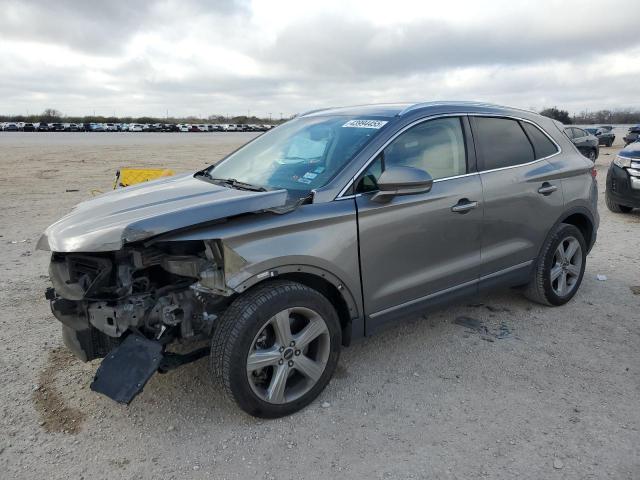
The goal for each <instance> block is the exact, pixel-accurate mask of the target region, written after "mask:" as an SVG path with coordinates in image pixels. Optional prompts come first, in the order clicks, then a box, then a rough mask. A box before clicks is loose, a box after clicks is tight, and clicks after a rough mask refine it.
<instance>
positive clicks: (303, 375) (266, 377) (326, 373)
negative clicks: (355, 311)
mask: <svg viewBox="0 0 640 480" xmlns="http://www.w3.org/2000/svg"><path fill="white" fill-rule="evenodd" d="M309 339H310V340H309ZM341 340H342V332H341V328H340V320H339V319H338V315H337V313H336V311H335V309H334V308H333V306H332V305H331V303H330V302H329V300H327V298H326V297H324V296H323V295H322V294H321V293H320V292H318V291H316V290H314V289H312V288H309V287H307V286H305V285H302V284H299V283H296V282H291V281H283V280H276V281H272V282H268V283H265V284H263V285H258V286H256V287H255V288H253V289H251V290H248V291H247V292H245V293H243V294H242V295H240V296H239V297H238V298H236V299H235V300H234V301H233V303H232V304H231V305H230V306H229V308H228V309H227V310H226V311H225V313H224V314H223V315H222V317H221V318H220V320H219V323H218V324H217V326H216V330H215V332H214V334H213V338H212V342H211V356H210V364H211V368H212V371H213V376H214V379H215V381H216V382H217V383H218V384H219V385H220V386H221V387H222V388H223V390H224V392H225V394H226V395H227V397H228V398H229V399H230V400H232V401H233V402H235V403H236V404H237V405H238V406H239V407H240V408H241V409H242V410H244V411H245V412H247V413H248V414H250V415H253V416H256V417H262V418H276V417H282V416H285V415H289V414H291V413H294V412H296V411H298V410H300V409H302V408H304V407H305V406H307V405H308V404H309V403H311V402H312V401H313V400H314V399H315V398H316V397H317V396H318V395H319V394H320V392H321V391H322V390H323V389H324V387H325V386H326V385H327V384H328V383H329V380H330V379H331V376H332V375H333V372H334V371H335V368H336V366H337V364H338V359H339V356H340V344H341ZM256 365H258V366H257V367H256Z"/></svg>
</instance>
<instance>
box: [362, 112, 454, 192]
mask: <svg viewBox="0 0 640 480" xmlns="http://www.w3.org/2000/svg"><path fill="white" fill-rule="evenodd" d="M395 166H406V167H414V168H419V169H421V170H425V171H426V172H428V173H429V174H430V175H431V177H433V179H434V180H435V179H438V178H447V177H454V176H456V175H463V174H465V173H467V155H466V149H465V143H464V135H463V133H462V124H461V120H460V118H457V117H452V118H438V119H435V120H430V121H426V122H424V123H421V124H419V125H416V126H414V127H412V128H410V129H409V130H407V131H406V132H404V133H402V134H401V135H400V136H398V137H397V138H396V139H395V140H393V141H392V142H391V143H390V144H389V145H388V146H387V147H386V148H385V149H384V150H383V151H382V152H381V153H380V154H379V155H378V156H377V157H376V159H375V160H374V161H373V162H372V163H371V165H370V166H369V167H368V168H367V170H366V171H365V173H364V175H363V176H362V178H361V179H360V181H359V183H358V185H357V187H356V192H358V193H362V192H370V191H374V190H377V189H378V187H377V180H378V178H379V177H380V175H381V174H382V172H384V170H385V168H389V167H395Z"/></svg>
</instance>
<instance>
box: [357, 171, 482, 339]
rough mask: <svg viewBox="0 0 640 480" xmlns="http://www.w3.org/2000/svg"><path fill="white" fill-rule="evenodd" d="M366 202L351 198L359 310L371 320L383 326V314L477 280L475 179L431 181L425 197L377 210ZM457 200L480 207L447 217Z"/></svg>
mask: <svg viewBox="0 0 640 480" xmlns="http://www.w3.org/2000/svg"><path fill="white" fill-rule="evenodd" d="M370 197H371V195H361V196H359V197H357V204H358V225H359V230H360V256H361V268H362V285H363V292H364V297H365V308H366V311H367V313H368V314H369V315H370V316H371V317H372V318H376V317H379V318H381V320H380V321H384V320H383V317H384V313H385V310H387V309H390V308H393V307H395V306H399V305H402V304H405V303H407V302H411V301H413V300H416V299H418V298H420V297H424V296H427V295H431V294H433V293H436V292H439V291H442V290H446V289H448V288H451V287H455V286H456V285H460V284H462V283H466V282H469V281H476V280H477V279H478V277H479V273H480V245H481V243H480V232H481V228H482V201H481V200H482V186H481V184H480V179H479V178H478V175H470V176H464V177H460V178H454V179H450V180H446V181H436V182H434V184H433V188H432V189H431V191H430V192H428V193H424V194H419V195H407V196H401V197H396V198H394V199H392V200H391V201H390V202H389V203H387V204H383V205H380V204H379V203H375V202H372V201H371V198H370ZM463 198H467V199H469V200H471V201H478V202H480V207H478V208H476V209H474V210H471V211H469V212H467V213H465V214H460V213H454V212H452V211H451V207H453V206H454V205H456V203H458V201H459V200H460V199H463ZM374 323H375V322H374ZM372 327H373V328H375V326H373V325H372Z"/></svg>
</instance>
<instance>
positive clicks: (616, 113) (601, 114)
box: [540, 107, 640, 125]
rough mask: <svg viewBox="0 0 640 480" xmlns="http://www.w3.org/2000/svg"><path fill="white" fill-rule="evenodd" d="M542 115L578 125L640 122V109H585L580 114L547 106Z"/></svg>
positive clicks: (566, 123)
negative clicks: (571, 113)
mask: <svg viewBox="0 0 640 480" xmlns="http://www.w3.org/2000/svg"><path fill="white" fill-rule="evenodd" d="M540 115H544V116H545V117H549V118H553V119H554V120H558V121H559V122H562V123H564V124H565V125H568V124H571V123H575V124H578V125H591V124H596V123H599V124H609V123H640V110H633V109H619V110H596V111H594V112H591V111H588V110H584V111H582V112H580V113H579V114H578V115H569V112H567V111H566V110H561V109H559V108H557V107H551V108H545V109H544V110H542V111H541V112H540Z"/></svg>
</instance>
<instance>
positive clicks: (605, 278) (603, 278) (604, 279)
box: [596, 273, 607, 282]
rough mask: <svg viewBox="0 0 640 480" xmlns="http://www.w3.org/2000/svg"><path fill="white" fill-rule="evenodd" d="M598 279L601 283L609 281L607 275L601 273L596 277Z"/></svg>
mask: <svg viewBox="0 0 640 480" xmlns="http://www.w3.org/2000/svg"><path fill="white" fill-rule="evenodd" d="M596 279H598V280H600V281H601V282H606V281H607V276H606V275H602V274H601V273H599V274H598V275H596Z"/></svg>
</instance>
